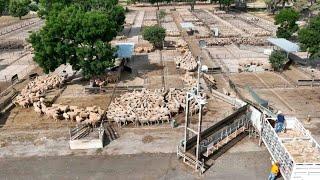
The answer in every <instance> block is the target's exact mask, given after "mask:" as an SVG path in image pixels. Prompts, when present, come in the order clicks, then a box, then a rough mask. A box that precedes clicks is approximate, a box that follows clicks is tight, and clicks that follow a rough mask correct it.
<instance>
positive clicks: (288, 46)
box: [267, 38, 300, 53]
mask: <svg viewBox="0 0 320 180" xmlns="http://www.w3.org/2000/svg"><path fill="white" fill-rule="evenodd" d="M267 40H268V42H270V43H271V44H273V45H274V46H277V47H278V48H280V49H282V50H283V51H285V52H287V53H291V52H298V51H299V50H300V47H299V45H298V44H297V43H293V42H291V41H288V40H286V39H284V38H268V39H267Z"/></svg>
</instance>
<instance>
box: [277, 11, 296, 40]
mask: <svg viewBox="0 0 320 180" xmlns="http://www.w3.org/2000/svg"><path fill="white" fill-rule="evenodd" d="M299 18H300V14H299V12H297V11H295V10H294V9H292V8H288V9H282V10H281V11H280V12H279V14H277V15H276V16H275V18H274V19H275V24H276V25H280V27H278V30H277V37H278V38H285V39H288V38H290V37H291V36H292V34H293V33H295V32H296V31H297V30H299V27H298V25H297V24H296V22H297V21H298V20H299Z"/></svg>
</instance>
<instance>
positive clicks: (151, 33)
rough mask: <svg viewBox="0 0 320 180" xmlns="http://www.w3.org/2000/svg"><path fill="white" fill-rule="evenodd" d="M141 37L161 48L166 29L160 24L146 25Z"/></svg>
mask: <svg viewBox="0 0 320 180" xmlns="http://www.w3.org/2000/svg"><path fill="white" fill-rule="evenodd" d="M142 36H143V39H145V40H147V41H149V42H150V43H152V44H153V45H154V47H158V48H161V47H162V43H163V41H164V38H165V37H166V30H165V29H164V28H162V27H160V26H157V25H156V26H150V27H146V28H145V29H144V31H143V33H142Z"/></svg>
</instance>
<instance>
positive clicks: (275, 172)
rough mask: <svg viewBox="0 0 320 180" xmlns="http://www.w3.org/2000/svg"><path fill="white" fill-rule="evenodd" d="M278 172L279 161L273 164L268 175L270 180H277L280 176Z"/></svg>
mask: <svg viewBox="0 0 320 180" xmlns="http://www.w3.org/2000/svg"><path fill="white" fill-rule="evenodd" d="M278 173H279V163H278V162H274V163H273V164H272V166H271V172H270V175H269V177H268V180H275V179H276V178H277V176H278Z"/></svg>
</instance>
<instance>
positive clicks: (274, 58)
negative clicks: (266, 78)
mask: <svg viewBox="0 0 320 180" xmlns="http://www.w3.org/2000/svg"><path fill="white" fill-rule="evenodd" d="M287 61H288V58H287V55H286V53H285V52H283V51H279V50H275V51H273V52H272V53H271V55H270V57H269V63H270V64H271V66H272V68H273V69H274V70H275V71H281V70H282V69H283V66H284V65H285V63H286V62H287Z"/></svg>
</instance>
